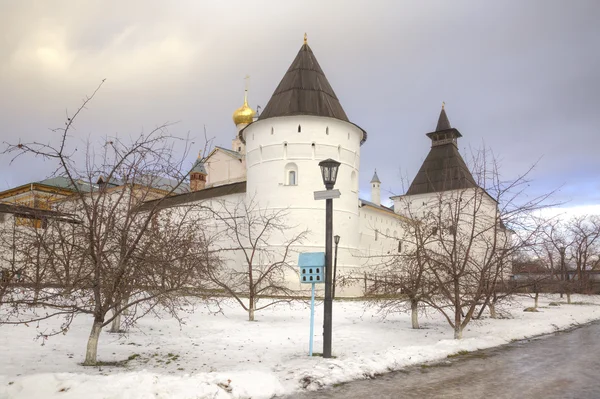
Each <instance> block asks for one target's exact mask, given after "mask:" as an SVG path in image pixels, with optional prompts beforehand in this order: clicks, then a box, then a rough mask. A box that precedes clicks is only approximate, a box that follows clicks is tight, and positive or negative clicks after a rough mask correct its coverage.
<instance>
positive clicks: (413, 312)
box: [410, 299, 419, 329]
mask: <svg viewBox="0 0 600 399" xmlns="http://www.w3.org/2000/svg"><path fill="white" fill-rule="evenodd" d="M410 316H411V320H412V328H414V329H418V328H419V301H418V300H416V299H413V300H411V301H410Z"/></svg>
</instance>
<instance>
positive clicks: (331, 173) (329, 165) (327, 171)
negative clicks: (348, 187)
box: [319, 158, 340, 190]
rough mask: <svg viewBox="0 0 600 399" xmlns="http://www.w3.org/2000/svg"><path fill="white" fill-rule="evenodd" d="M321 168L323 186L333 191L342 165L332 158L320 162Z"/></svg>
mask: <svg viewBox="0 0 600 399" xmlns="http://www.w3.org/2000/svg"><path fill="white" fill-rule="evenodd" d="M319 166H320V167H321V175H322V176H323V184H324V185H325V188H326V189H327V190H331V189H333V186H335V181H336V179H337V174H338V169H339V167H340V163H339V162H338V161H336V160H335V159H331V158H330V159H326V160H324V161H321V162H319Z"/></svg>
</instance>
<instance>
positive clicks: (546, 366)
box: [289, 323, 600, 399]
mask: <svg viewBox="0 0 600 399" xmlns="http://www.w3.org/2000/svg"><path fill="white" fill-rule="evenodd" d="M289 398H296V399H316V398H344V399H352V398H361V399H362V398H377V399H387V398H390V399H391V398H394V399H400V398H420V399H421V398H444V399H453V398H461V399H471V398H486V399H504V398H520V399H542V398H543V399H551V398H552V399H554V398H556V399H558V398H560V399H566V398H574V399H588V398H590V399H600V324H598V323H596V324H592V325H588V326H585V327H581V328H578V329H576V330H573V331H570V332H565V333H558V334H555V335H551V336H546V337H542V338H538V339H534V340H531V341H524V342H516V343H513V344H510V345H507V346H504V347H501V348H496V349H489V350H484V351H479V352H474V353H473V354H470V355H465V356H463V357H462V358H460V359H452V360H449V361H446V362H443V363H441V365H437V366H425V367H412V368H409V369H406V370H405V371H402V372H395V373H390V374H387V375H385V376H382V377H381V378H377V379H375V380H362V381H355V382H350V383H348V384H343V385H341V386H338V387H335V388H332V389H328V390H322V391H318V392H311V393H304V394H298V395H292V396H290V397H289Z"/></svg>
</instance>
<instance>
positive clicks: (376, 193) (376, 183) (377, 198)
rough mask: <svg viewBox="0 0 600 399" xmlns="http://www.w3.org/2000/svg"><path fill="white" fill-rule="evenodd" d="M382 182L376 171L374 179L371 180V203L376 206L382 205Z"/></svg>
mask: <svg viewBox="0 0 600 399" xmlns="http://www.w3.org/2000/svg"><path fill="white" fill-rule="evenodd" d="M380 186H381V181H380V180H379V176H377V169H375V173H373V178H372V179H371V202H372V203H374V204H375V205H381V188H380Z"/></svg>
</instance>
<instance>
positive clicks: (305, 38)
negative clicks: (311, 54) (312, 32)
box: [304, 32, 308, 44]
mask: <svg viewBox="0 0 600 399" xmlns="http://www.w3.org/2000/svg"><path fill="white" fill-rule="evenodd" d="M304 44H308V36H307V35H306V32H304Z"/></svg>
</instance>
